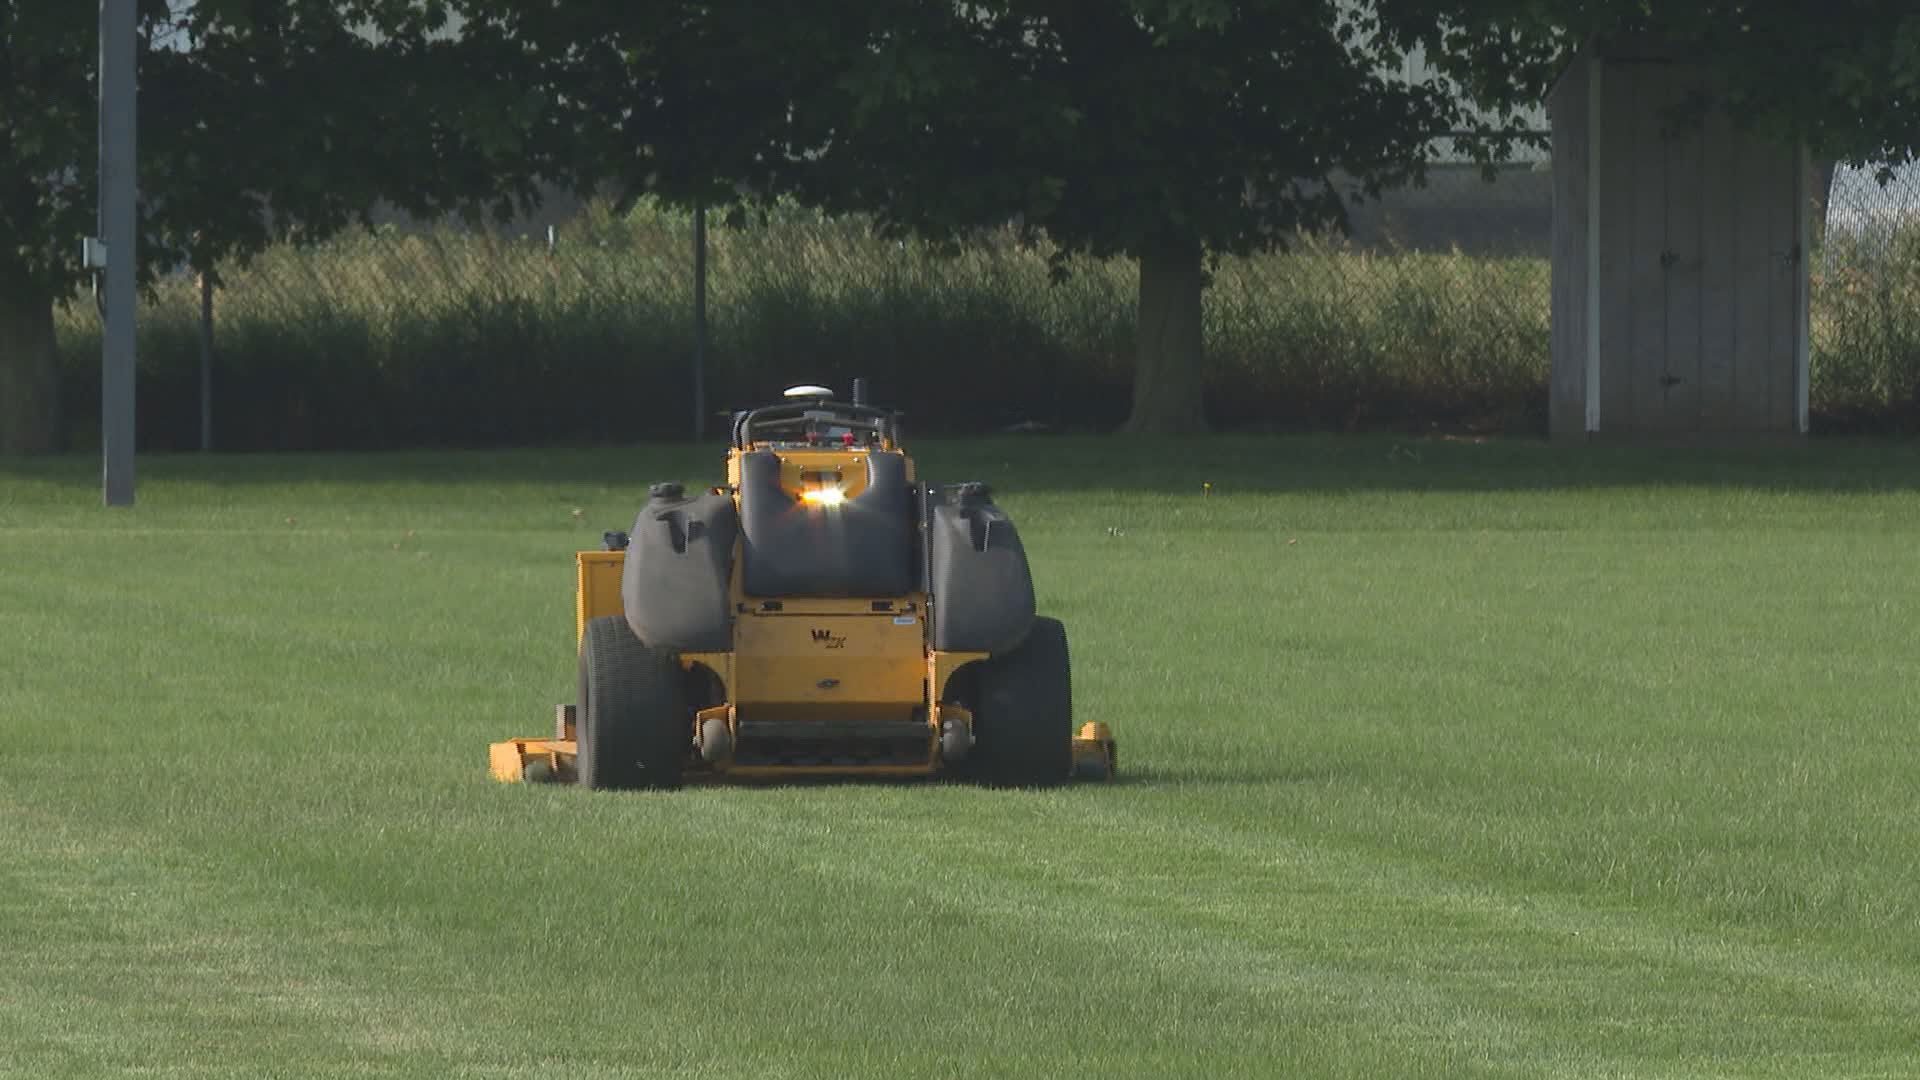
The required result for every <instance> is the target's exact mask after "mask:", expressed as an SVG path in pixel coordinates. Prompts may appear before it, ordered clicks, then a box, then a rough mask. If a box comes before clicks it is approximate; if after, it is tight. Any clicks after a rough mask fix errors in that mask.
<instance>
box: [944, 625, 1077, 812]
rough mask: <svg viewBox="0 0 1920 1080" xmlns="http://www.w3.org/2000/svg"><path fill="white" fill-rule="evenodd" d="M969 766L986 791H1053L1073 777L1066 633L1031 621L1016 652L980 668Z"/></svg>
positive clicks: (1071, 703)
mask: <svg viewBox="0 0 1920 1080" xmlns="http://www.w3.org/2000/svg"><path fill="white" fill-rule="evenodd" d="M976 686H977V692H976V694H975V696H976V698H977V699H978V700H976V701H975V702H974V703H973V736H974V747H973V753H972V755H971V759H970V761H969V764H971V765H972V766H973V768H974V772H975V775H977V776H978V777H979V778H980V779H981V780H982V781H983V782H985V783H986V784H988V785H990V786H992V787H1051V786H1052V785H1054V784H1059V783H1063V782H1065V781H1066V779H1067V778H1068V776H1069V775H1070V774H1071V773H1072V771H1073V679H1072V675H1071V670H1070V665H1069V662H1068V657H1067V628H1066V627H1064V626H1062V625H1061V624H1060V621H1059V620H1058V619H1049V618H1045V617H1041V618H1036V619H1034V620H1033V627H1032V629H1031V630H1029V631H1028V632H1027V640H1026V641H1025V642H1022V643H1021V645H1020V647H1019V648H1018V649H1015V650H1014V651H1013V652H1010V653H1005V654H1003V655H1000V656H996V657H993V658H992V659H990V660H987V661H986V662H985V663H983V664H982V665H981V669H980V673H979V678H978V681H977V683H976Z"/></svg>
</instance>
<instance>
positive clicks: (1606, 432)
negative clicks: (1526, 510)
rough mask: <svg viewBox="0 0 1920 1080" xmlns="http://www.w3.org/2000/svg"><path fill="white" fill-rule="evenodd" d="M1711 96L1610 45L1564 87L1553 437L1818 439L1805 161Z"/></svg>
mask: <svg viewBox="0 0 1920 1080" xmlns="http://www.w3.org/2000/svg"><path fill="white" fill-rule="evenodd" d="M1709 85H1710V84H1709V82H1708V79H1707V77H1706V76H1705V74H1704V73H1703V72H1702V71H1701V70H1699V69H1698V68H1696V67H1693V66H1690V65H1686V64H1681V63H1675V62H1673V61H1672V60H1670V59H1668V58H1666V57H1664V56H1661V55H1660V54H1659V51H1658V50H1657V49H1652V48H1647V47H1645V46H1639V47H1631V46H1626V47H1623V46H1614V47H1611V48H1608V47H1602V46H1598V45H1590V46H1588V47H1587V48H1585V49H1583V50H1582V51H1581V52H1580V53H1579V54H1578V55H1576V56H1575V57H1574V59H1573V61H1572V62H1571V63H1570V64H1569V65H1568V67H1567V69H1566V71H1565V72H1563V73H1562V74H1561V76H1560V79H1559V81H1558V82H1556V83H1555V84H1554V88H1553V90H1552V92H1551V94H1550V96H1549V98H1548V111H1549V113H1550V115H1551V116H1552V124H1553V203H1554V205H1553V335H1552V337H1553V344H1552V377H1551V384H1550V405H1549V418H1550V423H1551V426H1552V431H1553V435H1554V438H1556V439H1585V438H1592V437H1620V438H1624V439H1661V438H1670V437H1675V436H1680V437H1690V436H1708V437H1716V436H1731V437H1742V436H1795V435H1798V434H1803V433H1805V431H1806V430H1807V267H1808V264H1809V262H1810V261H1811V260H1810V259H1809V258H1807V256H1806V252H1807V249H1808V235H1809V234H1808V222H1809V219H1810V216H1811V215H1810V214H1809V212H1808V210H1807V204H1808V195H1809V191H1808V187H1809V184H1808V179H1807V177H1808V168H1807V165H1806V155H1805V151H1804V149H1803V148H1801V147H1795V146H1786V145H1782V144H1779V143H1776V142H1770V141H1767V140H1764V139H1762V138H1759V137H1757V136H1754V135H1749V134H1743V133H1741V132H1738V131H1736V130H1735V128H1734V125H1733V123H1732V122H1731V120H1730V119H1729V118H1728V117H1727V116H1726V115H1725V114H1724V113H1723V112H1721V111H1719V110H1717V109H1715V108H1713V107H1712V106H1711V104H1710V102H1711V97H1710V90H1709ZM1699 101H1704V102H1708V103H1709V105H1708V109H1707V112H1706V114H1705V119H1704V121H1703V122H1701V123H1695V124H1690V123H1686V122H1684V121H1683V120H1682V117H1683V116H1684V115H1685V113H1686V106H1687V105H1688V104H1689V103H1690V102H1699Z"/></svg>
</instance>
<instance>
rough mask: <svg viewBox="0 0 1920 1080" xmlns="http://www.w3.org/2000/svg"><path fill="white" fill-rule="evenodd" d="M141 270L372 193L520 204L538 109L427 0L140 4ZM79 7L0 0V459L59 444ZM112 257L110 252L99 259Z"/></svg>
mask: <svg viewBox="0 0 1920 1080" xmlns="http://www.w3.org/2000/svg"><path fill="white" fill-rule="evenodd" d="M138 17H139V38H140V44H139V47H138V54H139V59H138V63H139V80H140V88H141V99H140V105H139V124H140V130H139V135H138V138H139V157H140V193H139V233H140V238H141V243H140V250H139V251H138V252H137V253H135V257H136V258H137V259H138V260H139V265H140V270H141V274H142V278H143V280H147V281H150V280H151V277H152V275H153V274H154V273H156V272H160V271H162V270H165V269H170V268H172V267H176V266H180V265H182V264H187V265H190V266H192V267H193V268H196V269H200V270H210V269H212V268H213V267H214V266H215V265H216V264H218V263H219V262H220V261H222V260H225V259H230V258H245V257H247V256H248V255H250V254H252V253H254V252H257V251H259V250H260V249H261V248H262V247H264V246H265V245H266V244H267V243H269V242H271V241H273V240H275V239H281V238H293V239H304V240H311V239H317V238H320V237H323V236H326V235H328V234H329V233H332V232H334V231H336V230H338V229H340V228H342V227H344V226H346V225H348V224H350V223H352V222H353V221H355V220H365V217H366V214H367V212H368V211H369V210H370V209H371V208H372V207H373V206H374V205H375V204H376V203H379V202H381V201H386V202H390V203H392V204H395V205H397V206H400V207H401V208H403V209H406V210H410V211H413V212H415V213H419V214H438V213H442V212H445V211H448V210H453V209H462V210H467V211H472V210H473V209H475V208H477V207H481V206H484V205H486V204H489V203H491V204H494V205H495V206H496V207H497V208H499V209H505V208H507V207H508V206H511V205H514V204H517V203H524V202H525V201H526V200H527V199H528V198H530V196H531V191H532V187H531V180H530V177H528V176H527V175H526V174H525V173H524V172H523V171H519V170H517V169H516V166H517V165H519V164H520V163H521V159H522V158H523V149H522V148H521V147H520V145H519V140H520V138H521V132H523V131H524V130H525V129H526V127H527V125H528V124H529V122H530V119H531V117H532V115H533V114H534V112H535V110H536V107H537V102H534V101H532V100H530V99H529V98H528V97H527V96H526V93H525V91H524V90H521V89H519V88H517V87H514V86H512V85H511V84H504V83H500V82H498V81H496V80H493V79H490V78H488V77H487V70H488V66H489V60H490V58H489V57H488V56H487V55H486V54H485V52H484V48H483V47H482V46H478V45H476V46H468V45H466V44H464V43H460V42H454V41H448V40H444V39H439V38H436V36H435V33H434V32H435V31H436V30H438V29H440V28H441V27H442V26H443V25H444V20H445V17H446V9H445V5H444V4H442V3H439V2H438V0H429V2H424V3H422V2H414V0H346V2H340V0H172V2H169V0H141V3H140V7H139V16H138ZM97 25H98V24H97V12H96V10H95V7H94V6H93V5H89V4H82V3H75V2H73V0H0V453H20V452H37V451H46V450H51V449H55V448H57V447H58V445H59V444H60V435H61V433H60V430H59V420H60V403H59V400H58V370H57V367H56V363H55V356H54V341H53V309H54V306H55V305H56V304H59V303H63V302H68V301H69V300H70V299H71V298H72V297H73V296H74V294H75V291H76V290H77V288H78V287H79V286H80V285H81V284H82V282H83V281H84V274H83V271H82V269H81V267H80V265H79V254H80V250H79V249H80V238H81V237H83V236H87V235H91V234H92V233H93V232H94V207H95V203H96V171H95V164H96V161H97V154H98V149H97V142H96V140H97V127H96V123H95V116H96V105H95V102H96V96H95V81H94V80H95V72H94V67H95V60H96V57H97V55H98V51H97V38H96V32H97ZM114 254H115V257H120V254H119V253H114Z"/></svg>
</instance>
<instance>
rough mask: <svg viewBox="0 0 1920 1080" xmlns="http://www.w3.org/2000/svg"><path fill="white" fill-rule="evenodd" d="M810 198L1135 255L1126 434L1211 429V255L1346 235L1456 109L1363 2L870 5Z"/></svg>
mask: <svg viewBox="0 0 1920 1080" xmlns="http://www.w3.org/2000/svg"><path fill="white" fill-rule="evenodd" d="M869 10H870V11H873V12H874V13H875V14H874V15H873V16H872V17H871V18H872V21H871V22H870V23H869V25H868V26H867V28H866V32H867V38H866V47H865V48H863V49H860V50H857V51H856V52H855V53H854V54H853V56H852V59H853V68H852V70H851V71H850V72H849V73H848V74H847V75H846V76H845V77H844V78H843V80H842V88H843V93H844V95H845V104H844V106H843V108H842V110H841V113H842V117H843V121H844V122H843V126H840V127H838V128H836V130H835V131H834V133H833V137H832V140H831V142H830V145H829V148H828V150H827V152H826V153H825V154H824V155H823V156H822V157H821V159H820V161H819V162H818V163H817V167H816V168H814V169H813V170H811V172H810V174H809V176H808V184H809V192H810V195H811V196H812V197H813V198H815V199H817V200H818V201H820V202H822V203H824V204H826V205H829V206H832V207H835V208H839V209H870V210H873V211H876V212H877V213H879V214H880V216H881V218H882V220H883V221H884V222H885V223H887V225H888V226H890V227H894V228H904V229H911V230H914V231H917V232H922V233H928V234H932V235H936V236H947V237H951V236H954V235H957V234H959V233H961V232H963V231H964V230H965V229H967V228H969V227H972V226H978V225H986V224H992V223H997V222H1001V221H1005V220H1007V219H1008V218H1017V219H1018V220H1019V221H1020V222H1022V223H1023V225H1024V227H1025V228H1027V229H1030V230H1033V231H1036V232H1044V233H1045V234H1046V235H1047V236H1048V237H1049V238H1050V239H1051V240H1052V241H1053V243H1054V244H1055V245H1056V249H1057V250H1058V252H1059V253H1060V257H1061V259H1062V260H1064V259H1066V258H1067V257H1070V256H1073V255H1077V254H1083V253H1084V254H1088V255H1093V256H1113V255H1124V256H1128V257H1131V258H1133V259H1135V260H1137V261H1138V263H1139V275H1140V276H1139V282H1140V288H1139V306H1138V320H1139V324H1138V341H1137V346H1136V348H1137V360H1136V366H1135V371H1134V386H1133V407H1132V414H1131V416H1130V417H1129V418H1128V420H1127V423H1126V429H1127V430H1129V431H1137V432H1180V431H1196V430H1201V429H1203V428H1204V427H1205V426H1206V420H1205V412H1204V407H1203V388H1204V382H1203V379H1204V373H1203V365H1202V359H1203V356H1202V341H1201V322H1200V319H1201V299H1202V292H1203V290H1204V288H1205V284H1206V265H1207V261H1208V260H1209V258H1212V257H1217V256H1219V255H1223V254H1242V253H1246V252H1249V251H1252V250H1257V249H1268V248H1275V247H1281V246H1284V245H1285V244H1287V242H1288V241H1289V239H1290V238H1291V237H1292V236H1294V235H1296V234H1297V232H1298V231H1299V230H1320V229H1326V228H1333V227H1341V226H1344V224H1345V210H1346V206H1347V204H1348V202H1349V201H1350V200H1352V199H1355V198H1365V197H1368V196H1371V195H1375V194H1377V193H1378V192H1379V191H1380V190H1381V188H1382V187H1384V186H1387V185H1390V184H1395V183H1399V182H1402V181H1407V180H1412V179H1417V178H1418V177H1419V176H1420V174H1421V167H1422V161H1423V159H1424V157H1425V156H1426V151H1427V147H1428V146H1429V144H1430V143H1431V142H1432V140H1433V138H1434V137H1435V136H1436V135H1438V134H1440V133H1442V132H1444V131H1447V130H1449V129H1450V128H1454V127H1457V126H1458V125H1459V124H1460V123H1461V122H1463V118H1462V117H1461V114H1460V108H1459V105H1458V104H1457V101H1456V99H1455V97H1454V96H1453V95H1452V94H1451V93H1450V92H1449V87H1447V86H1446V85H1444V84H1443V83H1442V82H1441V81H1439V80H1437V79H1435V80H1426V81H1422V82H1414V81H1411V80H1408V79H1404V78H1401V77H1399V75H1398V74H1397V72H1398V70H1399V69H1400V66H1401V65H1400V64H1399V61H1400V59H1401V53H1400V51H1399V48H1398V45H1399V43H1400V41H1401V40H1402V39H1405V38H1406V37H1407V36H1408V35H1407V34H1406V33H1405V32H1404V30H1403V31H1402V33H1401V34H1400V36H1399V37H1394V36H1388V35H1384V34H1383V33H1382V32H1381V27H1380V26H1379V25H1378V24H1376V23H1375V22H1374V20H1373V19H1372V17H1371V13H1370V11H1369V10H1368V9H1366V8H1365V7H1364V6H1358V5H1348V4H1341V3H1336V2H1333V0H1326V2H1308V3H1299V2H1281V0H1237V2H1235V0H997V2H993V3H986V4H968V5H954V6H949V5H938V4H936V5H921V4H915V3H912V2H910V0H909V2H905V3H899V4H894V5H891V6H885V7H884V8H882V7H874V8H870V9H869Z"/></svg>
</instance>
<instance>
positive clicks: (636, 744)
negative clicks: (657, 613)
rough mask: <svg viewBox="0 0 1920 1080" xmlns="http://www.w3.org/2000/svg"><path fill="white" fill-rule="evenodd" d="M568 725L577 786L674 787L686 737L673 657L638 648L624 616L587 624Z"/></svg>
mask: <svg viewBox="0 0 1920 1080" xmlns="http://www.w3.org/2000/svg"><path fill="white" fill-rule="evenodd" d="M574 721H575V722H574V733H575V734H576V735H577V736H578V738H579V743H580V745H579V754H578V757H577V764H578V768H579V779H580V783H581V784H582V785H584V786H586V787H590V788H596V789H600V790H620V789H629V788H677V787H679V786H680V773H681V768H682V766H683V765H684V764H685V763H686V758H687V754H688V753H689V750H690V748H691V746H692V744H693V735H692V731H693V729H692V721H691V719H690V716H689V713H688V711H687V700H686V691H685V689H684V685H683V682H682V675H681V670H680V660H679V657H677V656H675V655H674V654H673V653H672V652H671V651H669V650H666V649H654V648H649V647H648V646H646V645H645V644H642V643H641V641H640V639H639V638H637V637H635V636H634V634H633V630H632V628H630V627H629V626H628V625H627V620H626V619H625V618H624V617H623V616H619V615H612V616H608V617H607V618H603V619H594V620H592V621H590V622H588V623H587V633H586V636H585V637H584V638H582V639H581V640H580V701H579V707H578V709H577V710H576V712H575V715H574Z"/></svg>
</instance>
